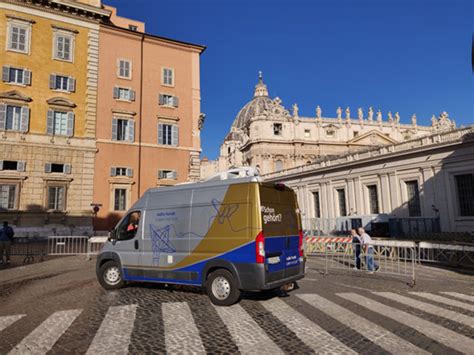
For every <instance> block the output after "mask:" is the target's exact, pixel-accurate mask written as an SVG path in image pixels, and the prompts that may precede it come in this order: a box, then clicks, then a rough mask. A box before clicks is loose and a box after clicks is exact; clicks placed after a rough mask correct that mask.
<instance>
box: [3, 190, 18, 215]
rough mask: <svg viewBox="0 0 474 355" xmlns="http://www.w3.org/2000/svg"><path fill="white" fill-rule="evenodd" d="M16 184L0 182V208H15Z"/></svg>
mask: <svg viewBox="0 0 474 355" xmlns="http://www.w3.org/2000/svg"><path fill="white" fill-rule="evenodd" d="M17 188H18V184H0V210H15V209H17V196H18V195H17Z"/></svg>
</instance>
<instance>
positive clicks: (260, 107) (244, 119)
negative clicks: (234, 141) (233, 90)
mask: <svg viewBox="0 0 474 355" xmlns="http://www.w3.org/2000/svg"><path fill="white" fill-rule="evenodd" d="M272 104H273V101H272V99H270V97H268V90H267V86H266V85H265V84H264V83H263V79H262V73H261V72H260V73H259V78H258V84H257V85H255V92H254V95H253V99H252V101H250V102H248V103H247V104H246V105H245V106H244V107H242V109H241V110H240V111H239V113H238V114H237V116H236V117H235V120H234V123H232V128H234V129H243V128H244V127H246V126H247V125H248V124H249V122H250V120H251V119H252V118H253V117H255V116H258V115H261V114H263V113H264V112H265V111H266V110H268V109H270V107H271V106H272Z"/></svg>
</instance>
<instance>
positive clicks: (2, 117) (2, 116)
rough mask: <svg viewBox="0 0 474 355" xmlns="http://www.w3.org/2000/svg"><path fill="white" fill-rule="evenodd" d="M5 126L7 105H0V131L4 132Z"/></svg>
mask: <svg viewBox="0 0 474 355" xmlns="http://www.w3.org/2000/svg"><path fill="white" fill-rule="evenodd" d="M6 124H7V105H6V104H2V103H0V130H2V131H4V130H5V127H6Z"/></svg>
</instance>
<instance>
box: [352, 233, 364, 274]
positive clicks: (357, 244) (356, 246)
mask: <svg viewBox="0 0 474 355" xmlns="http://www.w3.org/2000/svg"><path fill="white" fill-rule="evenodd" d="M351 237H352V249H353V250H354V260H355V266H354V269H356V270H360V248H361V242H362V241H361V239H360V237H359V235H358V234H357V232H356V230H355V229H351Z"/></svg>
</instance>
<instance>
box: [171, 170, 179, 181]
mask: <svg viewBox="0 0 474 355" xmlns="http://www.w3.org/2000/svg"><path fill="white" fill-rule="evenodd" d="M171 178H172V179H175V180H176V179H177V178H178V172H177V171H176V170H173V172H172V173H171Z"/></svg>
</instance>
